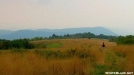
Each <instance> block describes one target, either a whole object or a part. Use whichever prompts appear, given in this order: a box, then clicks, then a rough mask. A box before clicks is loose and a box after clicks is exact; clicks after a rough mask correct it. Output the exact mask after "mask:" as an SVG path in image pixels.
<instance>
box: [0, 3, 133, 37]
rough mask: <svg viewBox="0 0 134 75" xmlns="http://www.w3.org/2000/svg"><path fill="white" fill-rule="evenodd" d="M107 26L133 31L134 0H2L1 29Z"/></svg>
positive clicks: (0, 7) (122, 30)
mask: <svg viewBox="0 0 134 75" xmlns="http://www.w3.org/2000/svg"><path fill="white" fill-rule="evenodd" d="M96 26H100V27H105V28H108V29H110V30H111V31H113V32H115V33H117V34H122V35H126V34H131V35H133V34H134V0H0V30H20V29H45V28H47V29H62V28H79V27H96Z"/></svg>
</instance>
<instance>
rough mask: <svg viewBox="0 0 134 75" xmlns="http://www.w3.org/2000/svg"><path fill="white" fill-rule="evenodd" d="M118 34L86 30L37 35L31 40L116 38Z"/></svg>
mask: <svg viewBox="0 0 134 75" xmlns="http://www.w3.org/2000/svg"><path fill="white" fill-rule="evenodd" d="M115 37H116V36H110V35H104V34H100V35H95V34H93V33H90V32H85V33H76V34H65V35H56V34H52V36H50V37H35V38H32V39H31V40H44V39H67V38H89V39H90V38H100V39H112V38H115Z"/></svg>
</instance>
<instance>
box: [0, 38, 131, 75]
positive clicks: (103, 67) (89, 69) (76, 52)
mask: <svg viewBox="0 0 134 75" xmlns="http://www.w3.org/2000/svg"><path fill="white" fill-rule="evenodd" d="M102 42H105V44H106V48H105V49H103V50H102V51H101V50H100V45H101V44H102ZM31 43H33V44H35V45H36V48H35V49H33V50H26V51H25V50H24V51H21V52H15V51H12V50H7V51H5V50H1V51H0V75H99V74H100V73H102V74H104V73H105V71H127V72H128V71H131V72H134V64H133V63H134V55H133V54H134V50H133V49H134V46H117V45H116V44H115V43H114V42H109V41H108V40H100V39H54V40H42V41H33V42H31ZM51 43H62V46H61V47H58V48H43V47H44V46H45V45H47V44H51ZM45 51H48V52H49V51H52V52H53V53H52V54H50V55H49V54H45ZM55 52H57V54H59V56H55ZM43 53H44V54H43ZM46 55H47V56H48V57H49V58H46Z"/></svg>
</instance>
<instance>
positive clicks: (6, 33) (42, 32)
mask: <svg viewBox="0 0 134 75" xmlns="http://www.w3.org/2000/svg"><path fill="white" fill-rule="evenodd" d="M84 32H91V33H93V34H95V35H99V34H104V35H113V36H116V35H117V34H116V33H114V32H112V31H110V30H109V29H107V28H104V27H83V28H65V29H37V30H30V29H29V30H28V29H27V30H18V31H10V30H0V39H8V40H13V39H19V38H34V37H49V36H51V35H52V34H56V35H64V34H75V33H84Z"/></svg>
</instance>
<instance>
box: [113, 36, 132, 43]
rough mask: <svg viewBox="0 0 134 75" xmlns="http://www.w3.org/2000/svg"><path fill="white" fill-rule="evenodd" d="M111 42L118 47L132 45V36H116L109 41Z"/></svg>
mask: <svg viewBox="0 0 134 75" xmlns="http://www.w3.org/2000/svg"><path fill="white" fill-rule="evenodd" d="M110 41H111V42H116V43H117V44H118V45H132V44H134V35H127V36H118V37H115V38H112V39H110Z"/></svg>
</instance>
